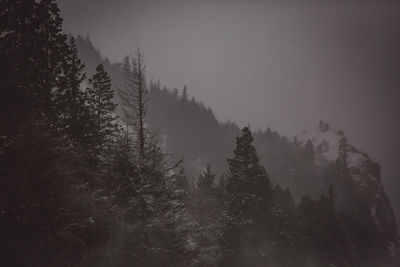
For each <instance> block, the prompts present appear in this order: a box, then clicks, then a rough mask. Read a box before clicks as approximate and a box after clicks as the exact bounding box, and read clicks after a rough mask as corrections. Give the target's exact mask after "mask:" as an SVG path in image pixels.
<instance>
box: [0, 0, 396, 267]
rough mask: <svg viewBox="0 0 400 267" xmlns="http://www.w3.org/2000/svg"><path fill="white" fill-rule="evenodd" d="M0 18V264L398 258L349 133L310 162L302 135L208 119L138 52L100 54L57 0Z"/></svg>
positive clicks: (24, 2)
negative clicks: (333, 155) (327, 155)
mask: <svg viewBox="0 0 400 267" xmlns="http://www.w3.org/2000/svg"><path fill="white" fill-rule="evenodd" d="M0 14H1V22H2V23H0V62H1V76H0V90H1V95H0V265H2V266H115V267H117V266H118V267H119V266H121V267H122V266H397V264H398V263H399V262H398V245H399V244H398V237H397V229H396V223H395V221H394V220H393V219H392V217H391V216H393V214H392V211H391V208H390V205H389V206H385V205H386V204H387V203H388V201H387V199H385V197H386V195H385V194H384V192H383V193H382V196H383V197H382V198H383V200H381V202H378V200H376V199H374V197H375V195H374V194H373V193H371V194H366V193H362V194H361V193H360V194H358V193H356V192H357V190H359V189H358V188H356V187H355V184H354V183H353V182H351V181H352V178H351V177H353V176H354V175H359V176H357V177H359V179H363V176H362V175H363V172H362V171H361V170H359V169H356V168H354V167H352V166H351V165H350V164H349V161H350V159H349V154H350V153H351V152H352V150H354V148H353V147H351V145H349V144H348V142H347V140H346V138H345V137H344V136H342V138H341V139H340V143H339V147H338V151H339V157H338V158H337V160H336V161H327V162H322V163H318V164H317V155H318V154H319V153H322V152H321V151H323V150H324V148H323V147H314V145H313V143H312V142H311V140H307V142H306V143H305V144H303V143H301V142H299V141H297V140H293V141H291V140H288V139H287V138H285V137H283V136H280V135H279V134H278V133H276V132H274V131H272V130H270V129H267V130H265V131H261V130H259V131H254V132H252V131H251V130H250V128H249V127H244V128H243V129H241V130H240V129H239V128H238V127H237V126H236V125H235V124H234V123H230V122H228V123H219V122H218V121H217V120H216V118H215V116H214V114H213V112H212V110H211V109H210V108H206V107H205V106H204V104H202V103H198V102H197V101H196V100H195V99H193V98H192V99H190V97H189V93H188V88H187V87H186V86H185V87H184V88H183V90H182V93H179V91H178V90H177V89H175V90H169V89H167V88H165V87H162V86H161V83H160V82H154V81H148V80H146V72H145V63H144V62H145V61H144V57H143V55H142V54H141V52H140V50H139V49H138V50H137V51H135V55H134V56H128V57H126V58H125V59H124V61H123V63H116V64H111V63H110V62H109V61H107V60H103V59H102V58H101V56H100V54H99V53H98V51H96V50H94V49H93V47H91V43H90V40H89V39H88V38H86V39H84V38H82V37H77V38H75V37H72V36H69V35H67V34H66V33H64V32H63V30H62V19H61V18H60V15H59V9H58V7H57V4H56V2H55V1H54V0H42V1H34V0H17V1H11V0H3V1H1V2H0ZM82 55H84V57H85V60H84V61H83V60H82V59H83V57H82ZM85 64H87V65H86V66H85ZM114 87H115V88H114ZM320 128H321V130H322V131H328V130H329V125H326V124H323V125H322V126H321V125H320ZM171 151H172V152H174V153H175V154H174V155H171ZM260 155H261V156H260ZM195 163H197V164H195ZM363 168H364V169H365V171H367V172H368V174H370V175H372V176H373V175H375V176H377V177H379V173H380V167H379V165H378V164H376V163H374V162H372V161H368V162H367V163H366V164H365V166H363ZM364 169H363V171H364ZM375 176H374V177H375ZM317 180H318V181H321V183H322V185H317V184H316V181H317ZM378 185H379V183H378V182H377V185H376V186H378ZM366 186H367V187H368V188H367V189H368V191H367V192H375V191H374V190H375V189H376V188H370V187H373V186H375V185H371V184H367V185H366ZM363 192H364V191H363ZM371 199H373V200H374V201H376V202H374V203H378V204H379V205H381V206H379V207H376V210H375V212H376V213H377V214H371V209H370V203H371ZM378 213H379V214H378ZM377 221H378V222H379V223H378V224H377V223H376V222H377Z"/></svg>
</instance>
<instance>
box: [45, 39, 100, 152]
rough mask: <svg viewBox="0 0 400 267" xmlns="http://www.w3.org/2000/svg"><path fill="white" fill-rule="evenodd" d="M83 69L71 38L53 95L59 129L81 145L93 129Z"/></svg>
mask: <svg viewBox="0 0 400 267" xmlns="http://www.w3.org/2000/svg"><path fill="white" fill-rule="evenodd" d="M83 68H84V64H82V63H81V61H80V59H79V58H78V51H77V48H76V45H75V40H74V38H73V37H72V36H71V37H70V39H69V46H68V54H67V55H66V57H65V59H64V62H63V72H62V75H61V76H60V78H59V80H58V86H57V88H56V90H55V91H54V93H53V101H54V103H55V114H56V115H57V116H56V121H57V123H56V125H57V127H58V129H59V130H61V131H63V132H65V133H67V134H68V135H69V136H70V137H72V138H73V139H74V140H76V141H78V142H79V143H80V144H83V143H84V142H85V141H87V140H85V139H87V138H86V137H87V135H88V134H89V133H90V131H92V128H93V127H92V125H90V117H89V115H90V114H89V112H90V111H89V109H88V107H87V105H86V102H85V101H86V99H85V93H84V91H83V90H82V88H81V85H82V82H83V81H84V80H85V78H86V74H84V73H83Z"/></svg>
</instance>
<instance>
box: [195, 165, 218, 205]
mask: <svg viewBox="0 0 400 267" xmlns="http://www.w3.org/2000/svg"><path fill="white" fill-rule="evenodd" d="M197 190H198V192H199V194H200V195H201V196H204V197H208V196H211V195H213V194H214V193H215V174H214V173H212V171H211V165H210V164H207V167H206V171H205V172H203V173H202V174H201V175H200V177H199V180H198V181H197Z"/></svg>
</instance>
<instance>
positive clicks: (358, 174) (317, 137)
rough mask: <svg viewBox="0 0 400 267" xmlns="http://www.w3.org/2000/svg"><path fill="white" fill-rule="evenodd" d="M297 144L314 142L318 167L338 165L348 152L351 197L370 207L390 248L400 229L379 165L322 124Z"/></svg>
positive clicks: (298, 136)
mask: <svg viewBox="0 0 400 267" xmlns="http://www.w3.org/2000/svg"><path fill="white" fill-rule="evenodd" d="M297 140H299V141H300V142H302V143H303V144H305V143H306V142H307V141H308V140H310V141H311V142H312V144H313V146H314V149H315V152H316V158H315V160H316V164H317V165H323V164H326V163H328V162H332V161H336V160H337V159H338V158H339V157H340V151H343V150H344V151H345V152H346V157H345V158H346V165H347V167H348V177H349V179H351V181H350V184H352V193H353V194H354V195H355V196H356V197H357V199H362V200H363V202H364V203H365V204H366V205H368V208H369V211H370V219H371V221H372V223H373V224H374V225H375V226H376V230H377V231H378V233H379V236H380V238H382V239H383V240H385V241H386V242H388V243H389V244H390V243H391V241H394V240H395V239H396V236H397V229H396V228H397V226H396V221H395V216H394V212H393V210H392V207H391V205H390V203H389V201H388V198H387V196H386V193H385V190H384V188H383V185H382V183H381V177H380V166H379V164H377V163H376V162H374V161H373V160H371V158H370V157H369V156H368V155H367V154H366V153H364V152H362V151H359V150H357V149H356V148H355V147H354V146H352V145H351V144H349V143H347V140H346V139H345V135H344V133H343V132H342V131H338V130H335V129H333V128H331V127H330V126H329V124H327V123H324V122H321V123H320V124H319V126H318V127H317V128H316V129H312V130H309V131H304V132H302V133H301V134H299V135H297ZM343 144H345V145H344V146H343ZM341 146H342V147H341ZM340 147H341V148H340ZM343 147H344V148H343Z"/></svg>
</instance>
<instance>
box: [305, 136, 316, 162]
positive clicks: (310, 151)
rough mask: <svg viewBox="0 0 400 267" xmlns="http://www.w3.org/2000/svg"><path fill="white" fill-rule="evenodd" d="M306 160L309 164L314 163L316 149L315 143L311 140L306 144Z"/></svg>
mask: <svg viewBox="0 0 400 267" xmlns="http://www.w3.org/2000/svg"><path fill="white" fill-rule="evenodd" d="M304 160H305V161H306V162H307V163H308V164H314V160H315V150H314V145H313V143H312V142H311V140H307V143H306V145H305V146H304Z"/></svg>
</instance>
